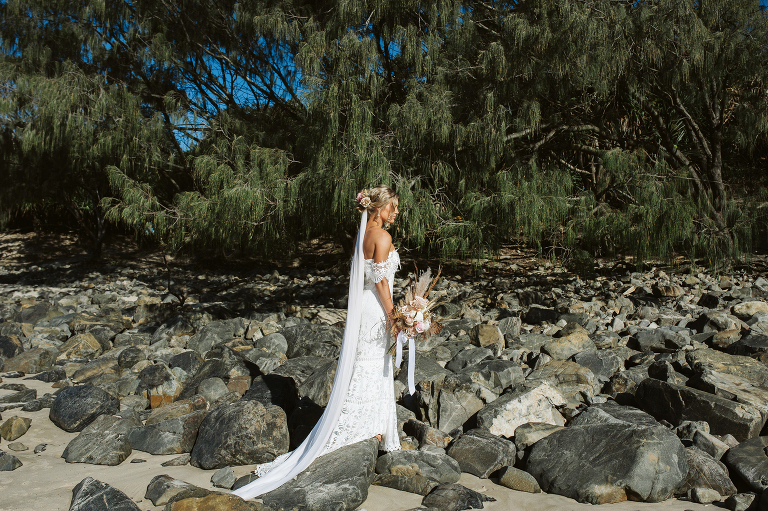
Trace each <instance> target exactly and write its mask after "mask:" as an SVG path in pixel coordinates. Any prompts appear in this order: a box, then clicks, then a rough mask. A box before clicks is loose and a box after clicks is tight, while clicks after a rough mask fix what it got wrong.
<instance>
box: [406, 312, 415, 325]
mask: <svg viewBox="0 0 768 511" xmlns="http://www.w3.org/2000/svg"><path fill="white" fill-rule="evenodd" d="M405 324H406V325H408V326H413V316H411V315H410V314H406V315H405Z"/></svg>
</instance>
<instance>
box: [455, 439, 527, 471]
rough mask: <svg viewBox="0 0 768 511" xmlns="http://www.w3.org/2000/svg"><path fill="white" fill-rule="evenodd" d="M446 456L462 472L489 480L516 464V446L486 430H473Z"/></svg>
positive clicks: (457, 441)
mask: <svg viewBox="0 0 768 511" xmlns="http://www.w3.org/2000/svg"><path fill="white" fill-rule="evenodd" d="M446 454H447V455H448V456H450V457H451V458H453V459H455V460H456V461H457V462H458V463H459V467H461V471H462V472H467V473H469V474H472V475H476V476H477V477H480V478H482V479H487V478H488V477H490V475H491V474H492V473H494V472H496V471H497V470H499V469H500V468H501V467H505V466H509V465H514V464H515V444H513V443H512V442H510V441H509V440H506V439H504V438H501V437H499V436H496V435H493V434H491V433H490V432H488V430H485V429H472V430H469V431H467V432H466V433H464V434H463V435H461V436H460V437H459V438H458V439H456V440H455V441H454V442H453V443H452V444H451V446H450V447H449V448H448V450H447V451H446Z"/></svg>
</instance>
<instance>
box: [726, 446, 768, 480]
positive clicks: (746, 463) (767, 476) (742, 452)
mask: <svg viewBox="0 0 768 511" xmlns="http://www.w3.org/2000/svg"><path fill="white" fill-rule="evenodd" d="M766 448H768V436H761V437H757V438H752V439H749V440H746V441H744V442H741V443H740V444H739V445H737V446H736V447H731V448H730V449H729V450H728V452H727V453H725V458H724V461H725V464H726V466H727V467H728V468H729V469H730V470H731V473H732V474H738V475H739V477H741V479H742V480H743V481H744V482H746V483H747V484H748V485H749V487H750V488H751V489H752V490H753V491H755V492H756V493H758V494H759V493H761V492H764V491H765V490H766V489H768V453H767V452H766Z"/></svg>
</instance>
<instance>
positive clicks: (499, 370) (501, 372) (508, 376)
mask: <svg viewBox="0 0 768 511" xmlns="http://www.w3.org/2000/svg"><path fill="white" fill-rule="evenodd" d="M451 377H452V375H451V376H447V377H446V379H448V378H451ZM459 380H462V381H465V382H474V383H479V384H480V385H482V386H483V387H485V388H487V389H489V390H492V391H494V392H495V393H497V394H498V393H501V392H502V391H503V390H504V389H506V388H508V387H511V386H513V385H516V384H518V383H521V382H522V381H523V380H524V377H523V370H522V369H521V368H520V366H519V365H517V364H516V363H514V362H512V361H510V360H484V361H483V362H480V363H478V364H475V365H473V366H469V367H467V368H465V369H464V370H462V371H461V374H460V376H459Z"/></svg>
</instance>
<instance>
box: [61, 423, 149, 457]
mask: <svg viewBox="0 0 768 511" xmlns="http://www.w3.org/2000/svg"><path fill="white" fill-rule="evenodd" d="M138 424H139V421H138V420H137V419H136V418H134V416H130V415H129V418H127V419H121V418H120V417H116V416H114V415H101V416H99V417H97V418H96V420H95V421H93V422H92V423H91V424H89V425H88V426H86V427H85V428H84V429H83V430H82V431H81V432H80V434H79V435H77V436H76V437H75V438H73V439H72V440H71V441H70V442H69V444H67V447H66V448H65V449H64V453H63V454H62V455H61V457H62V458H64V459H65V460H66V461H67V463H90V464H92V465H110V466H114V465H119V464H120V463H122V462H123V461H125V460H126V458H128V456H130V455H131V444H130V443H129V442H128V434H127V433H128V431H129V430H130V429H131V428H132V427H134V426H136V425H138Z"/></svg>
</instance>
